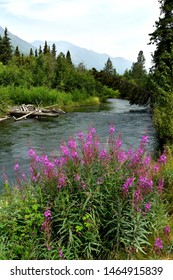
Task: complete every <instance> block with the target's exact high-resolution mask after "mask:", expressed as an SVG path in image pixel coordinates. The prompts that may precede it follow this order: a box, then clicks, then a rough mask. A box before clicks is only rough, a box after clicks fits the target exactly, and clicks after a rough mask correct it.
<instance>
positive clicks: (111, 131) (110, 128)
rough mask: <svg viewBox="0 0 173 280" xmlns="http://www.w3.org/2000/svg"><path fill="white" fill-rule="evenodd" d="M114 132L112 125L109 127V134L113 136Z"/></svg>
mask: <svg viewBox="0 0 173 280" xmlns="http://www.w3.org/2000/svg"><path fill="white" fill-rule="evenodd" d="M114 132H115V127H114V126H113V125H110V126H109V133H110V134H113V133H114Z"/></svg>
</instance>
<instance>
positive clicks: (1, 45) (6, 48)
mask: <svg viewBox="0 0 173 280" xmlns="http://www.w3.org/2000/svg"><path fill="white" fill-rule="evenodd" d="M10 41H11V39H10V38H9V36H8V31H7V28H5V30H4V37H1V39H0V61H1V62H2V63H3V64H5V65H6V64H7V63H8V61H9V60H10V59H11V58H12V45H11V42H10Z"/></svg>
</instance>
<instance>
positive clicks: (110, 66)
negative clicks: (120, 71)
mask: <svg viewBox="0 0 173 280" xmlns="http://www.w3.org/2000/svg"><path fill="white" fill-rule="evenodd" d="M103 71H104V72H106V73H107V74H110V75H113V74H116V69H115V68H114V66H113V63H112V61H111V59H110V58H108V59H107V61H106V63H105V66H104V68H103Z"/></svg>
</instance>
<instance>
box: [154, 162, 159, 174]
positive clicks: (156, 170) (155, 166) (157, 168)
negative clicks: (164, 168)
mask: <svg viewBox="0 0 173 280" xmlns="http://www.w3.org/2000/svg"><path fill="white" fill-rule="evenodd" d="M154 171H155V172H156V173H158V171H159V166H158V164H157V163H156V164H155V165H154Z"/></svg>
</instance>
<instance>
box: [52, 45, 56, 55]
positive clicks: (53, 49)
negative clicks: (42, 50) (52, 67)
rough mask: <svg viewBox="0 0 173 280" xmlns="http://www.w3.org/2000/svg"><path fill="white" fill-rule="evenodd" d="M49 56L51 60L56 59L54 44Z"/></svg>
mask: <svg viewBox="0 0 173 280" xmlns="http://www.w3.org/2000/svg"><path fill="white" fill-rule="evenodd" d="M51 54H52V56H53V58H54V59H56V45H55V44H54V43H53V45H52V49H51Z"/></svg>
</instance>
